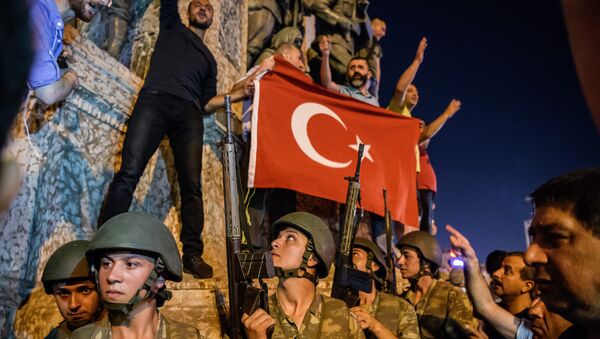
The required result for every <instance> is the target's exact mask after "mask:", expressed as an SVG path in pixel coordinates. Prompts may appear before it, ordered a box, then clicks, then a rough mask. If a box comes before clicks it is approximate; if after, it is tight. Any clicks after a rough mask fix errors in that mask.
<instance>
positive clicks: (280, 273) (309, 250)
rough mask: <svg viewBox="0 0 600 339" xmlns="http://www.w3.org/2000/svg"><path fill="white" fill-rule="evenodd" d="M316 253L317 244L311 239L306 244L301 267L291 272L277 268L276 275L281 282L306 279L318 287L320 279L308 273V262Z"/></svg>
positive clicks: (290, 270)
mask: <svg viewBox="0 0 600 339" xmlns="http://www.w3.org/2000/svg"><path fill="white" fill-rule="evenodd" d="M314 251H315V243H314V242H313V240H312V239H309V240H308V243H307V244H306V248H304V254H303V255H302V263H301V264H300V267H298V268H293V269H289V270H284V269H283V268H281V267H275V275H276V276H277V277H279V279H280V280H281V281H285V280H287V279H289V278H305V279H308V280H310V281H311V282H312V283H313V284H315V286H316V285H317V284H318V283H319V278H318V277H317V276H315V275H314V274H311V273H308V271H307V270H306V269H307V267H308V266H307V264H308V260H309V259H310V256H311V255H312V254H313V253H314Z"/></svg>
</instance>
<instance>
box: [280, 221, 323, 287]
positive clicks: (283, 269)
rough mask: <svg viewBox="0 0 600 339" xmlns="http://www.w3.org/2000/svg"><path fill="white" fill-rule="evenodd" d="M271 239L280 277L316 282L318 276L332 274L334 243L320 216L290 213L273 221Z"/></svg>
mask: <svg viewBox="0 0 600 339" xmlns="http://www.w3.org/2000/svg"><path fill="white" fill-rule="evenodd" d="M272 239H273V241H272V242H271V252H272V254H273V265H274V266H275V268H276V271H277V274H278V275H279V277H280V278H283V279H287V278H294V277H303V278H308V279H309V280H311V281H313V282H315V283H316V277H319V278H325V277H327V275H328V274H329V268H330V267H331V263H332V262H333V257H334V247H335V246H334V244H333V238H332V236H331V233H330V232H329V228H328V227H327V225H326V224H325V223H324V222H323V220H321V219H320V218H319V217H317V216H315V215H313V214H310V213H306V212H294V213H290V214H287V215H285V216H283V217H281V218H280V219H279V220H277V221H275V223H273V237H272ZM307 273H308V275H307ZM315 276H316V277H315Z"/></svg>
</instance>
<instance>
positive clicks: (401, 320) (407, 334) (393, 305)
mask: <svg viewBox="0 0 600 339" xmlns="http://www.w3.org/2000/svg"><path fill="white" fill-rule="evenodd" d="M361 307H363V308H364V309H365V310H367V311H368V312H369V314H371V315H372V316H373V317H374V318H375V319H376V320H377V321H379V322H380V323H381V324H382V325H383V326H385V328H387V329H388V330H390V331H391V332H392V333H394V335H395V336H396V337H398V338H405V339H418V338H420V337H421V336H420V335H419V324H418V322H417V314H416V313H415V310H414V308H413V307H412V305H411V304H410V303H409V302H408V301H406V300H404V299H402V298H400V297H396V296H394V295H391V294H387V293H381V292H377V296H375V300H374V301H373V303H372V304H371V305H361ZM366 337H367V338H375V336H374V335H372V334H368V335H366Z"/></svg>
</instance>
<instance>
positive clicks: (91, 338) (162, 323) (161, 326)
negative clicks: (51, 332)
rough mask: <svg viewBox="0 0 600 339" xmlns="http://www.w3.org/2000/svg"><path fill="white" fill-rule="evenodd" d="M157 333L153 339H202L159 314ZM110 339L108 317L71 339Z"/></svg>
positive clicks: (84, 327) (191, 328)
mask: <svg viewBox="0 0 600 339" xmlns="http://www.w3.org/2000/svg"><path fill="white" fill-rule="evenodd" d="M159 316H160V320H159V321H158V331H156V335H155V336H154V339H187V338H202V336H201V335H200V331H198V329H196V328H195V327H193V326H191V325H188V324H183V323H180V322H176V321H172V320H169V319H167V318H165V317H164V316H163V315H162V314H159ZM84 338H85V339H110V338H112V332H111V329H110V322H109V321H108V317H104V318H103V319H101V320H100V321H97V322H95V323H93V324H89V325H85V326H83V327H80V328H78V329H77V330H75V332H73V336H72V339H84Z"/></svg>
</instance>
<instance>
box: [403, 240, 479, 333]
mask: <svg viewBox="0 0 600 339" xmlns="http://www.w3.org/2000/svg"><path fill="white" fill-rule="evenodd" d="M397 246H398V248H399V249H400V253H401V256H400V258H399V259H398V264H399V265H400V273H402V277H403V278H404V279H408V281H409V283H410V287H409V289H408V290H407V291H406V292H404V293H403V295H402V297H403V298H404V299H406V300H408V301H409V302H410V303H411V304H412V305H413V306H414V307H415V310H416V312H417V318H418V320H419V328H420V330H421V337H422V338H425V339H428V338H468V337H469V333H470V331H473V330H474V329H476V328H477V327H478V322H477V320H476V319H475V318H473V309H472V306H471V303H470V302H469V299H468V298H467V295H466V294H465V293H464V292H463V291H461V290H460V288H458V287H456V286H453V285H452V284H450V283H449V282H447V281H442V280H439V270H438V268H439V267H440V266H441V263H442V250H441V248H440V245H439V244H438V242H437V240H436V239H435V238H434V237H433V236H432V235H431V234H429V233H427V232H424V231H415V232H410V233H408V234H406V235H404V236H403V237H401V238H400V240H398V244H397Z"/></svg>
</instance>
